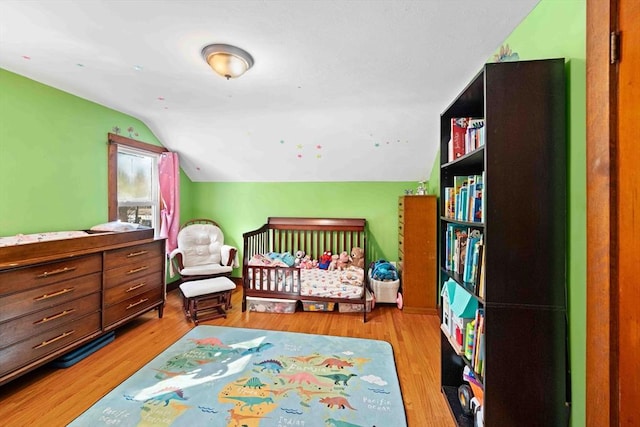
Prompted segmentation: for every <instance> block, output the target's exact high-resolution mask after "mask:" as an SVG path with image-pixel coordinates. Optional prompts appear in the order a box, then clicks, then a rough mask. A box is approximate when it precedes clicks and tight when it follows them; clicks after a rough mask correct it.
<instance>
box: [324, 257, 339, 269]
mask: <svg viewBox="0 0 640 427" xmlns="http://www.w3.org/2000/svg"><path fill="white" fill-rule="evenodd" d="M338 258H340V257H339V256H338V255H331V262H330V263H329V268H327V270H330V271H333V270H335V269H337V268H338Z"/></svg>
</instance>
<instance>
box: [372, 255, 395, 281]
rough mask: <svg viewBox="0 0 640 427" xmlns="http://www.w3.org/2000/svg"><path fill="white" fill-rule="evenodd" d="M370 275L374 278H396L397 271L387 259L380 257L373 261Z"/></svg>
mask: <svg viewBox="0 0 640 427" xmlns="http://www.w3.org/2000/svg"><path fill="white" fill-rule="evenodd" d="M371 277H372V278H373V279H375V280H398V271H397V270H396V268H395V267H394V266H393V264H391V263H390V262H389V261H385V260H384V259H380V260H378V261H376V262H375V263H373V265H372V267H371Z"/></svg>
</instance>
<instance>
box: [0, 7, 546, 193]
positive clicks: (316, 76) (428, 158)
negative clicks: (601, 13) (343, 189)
mask: <svg viewBox="0 0 640 427" xmlns="http://www.w3.org/2000/svg"><path fill="white" fill-rule="evenodd" d="M537 2H538V0H517V1H516V0H485V1H480V0H422V1H414V0H369V1H365V0H362V1H360V0H324V1H311V0H297V1H296V0H287V1H279V0H262V1H257V0H256V1H251V0H237V1H221V0H220V1H218V0H216V1H214V0H210V1H204V0H202V1H197V0H181V1H180V0H174V1H167V0H156V1H151V0H129V1H119V0H103V1H97V0H77V1H72V0H65V1H62V0H27V1H24V0H18V1H14V0H0V67H1V68H4V69H6V70H9V71H12V72H14V73H18V74H20V75H23V76H26V77H28V78H31V79H33V80H36V81H39V82H42V83H44V84H47V85H50V86H53V87H55V88H58V89H61V90H63V91H66V92H69V93H72V94H74V95H77V96H79V97H82V98H85V99H88V100H90V101H94V102H96V103H99V104H102V105H104V106H107V107H110V108H113V109H115V110H118V111H121V112H124V113H127V114H129V115H131V116H134V117H136V118H138V119H140V120H141V121H143V122H144V123H145V124H146V125H147V126H148V127H149V128H150V129H151V131H152V132H153V133H154V134H155V135H156V136H157V137H158V139H159V140H160V141H161V142H162V144H163V145H164V146H165V147H167V148H169V149H171V150H173V151H177V152H178V153H179V154H180V164H181V166H182V167H183V169H184V170H185V172H186V173H187V175H188V176H189V177H190V178H191V179H192V180H193V181H236V182H244V181H247V182H252V181H270V182H281V181H419V180H424V179H427V178H428V174H429V172H430V170H431V166H432V165H433V162H434V159H435V155H436V153H437V150H438V141H439V136H438V135H439V130H438V127H439V116H440V113H441V112H442V111H443V110H444V109H445V108H446V107H447V106H448V104H449V103H450V102H451V101H452V100H453V97H454V96H455V95H456V94H457V93H458V92H459V91H460V90H461V89H462V88H463V87H464V86H465V84H466V82H468V81H469V80H470V79H471V78H472V77H473V76H474V75H475V74H476V73H477V72H478V71H479V70H480V68H481V67H482V64H483V63H484V62H486V61H487V60H488V59H490V58H491V56H492V54H493V53H494V51H495V50H496V49H497V48H499V47H500V44H501V43H502V42H503V41H504V40H505V39H506V38H507V36H508V35H509V34H510V33H511V31H512V30H513V29H514V28H515V27H516V26H517V25H518V24H519V23H520V22H521V21H522V20H523V19H524V18H525V17H526V15H527V14H528V13H529V12H530V11H531V10H532V9H533V8H534V7H535V5H536V3H537ZM211 43H227V44H232V45H236V46H238V47H241V48H243V49H245V50H247V51H248V52H249V53H250V54H251V55H252V56H253V58H254V60H255V65H254V67H253V68H252V69H250V70H249V71H248V72H247V73H246V74H245V75H244V76H242V77H240V78H239V79H235V80H228V81H227V80H225V79H224V78H222V77H220V76H218V75H217V74H215V73H214V72H213V71H212V70H211V69H210V68H209V67H208V65H207V64H206V63H205V61H204V60H203V59H202V57H201V55H200V52H201V50H202V48H203V47H204V46H205V45H208V44H211Z"/></svg>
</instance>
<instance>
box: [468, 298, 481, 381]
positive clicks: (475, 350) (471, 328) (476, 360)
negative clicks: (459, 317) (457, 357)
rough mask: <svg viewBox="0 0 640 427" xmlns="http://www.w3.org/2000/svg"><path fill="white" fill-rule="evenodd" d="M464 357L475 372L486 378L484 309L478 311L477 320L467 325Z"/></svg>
mask: <svg viewBox="0 0 640 427" xmlns="http://www.w3.org/2000/svg"><path fill="white" fill-rule="evenodd" d="M464 356H465V357H466V358H467V360H468V361H469V363H470V364H471V367H472V368H473V370H474V371H475V372H476V373H477V374H478V375H480V376H481V377H484V309H482V308H479V309H478V310H476V316H475V319H474V320H472V321H471V322H469V323H468V324H467V330H466V333H465V340H464Z"/></svg>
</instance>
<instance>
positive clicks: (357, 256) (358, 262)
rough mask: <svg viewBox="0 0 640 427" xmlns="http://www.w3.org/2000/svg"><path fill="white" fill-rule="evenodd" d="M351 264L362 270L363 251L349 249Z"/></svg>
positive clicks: (356, 248)
mask: <svg viewBox="0 0 640 427" xmlns="http://www.w3.org/2000/svg"><path fill="white" fill-rule="evenodd" d="M351 264H352V265H354V266H356V267H360V268H362V269H364V251H363V250H362V248H359V247H357V246H355V247H354V248H353V249H351Z"/></svg>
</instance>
